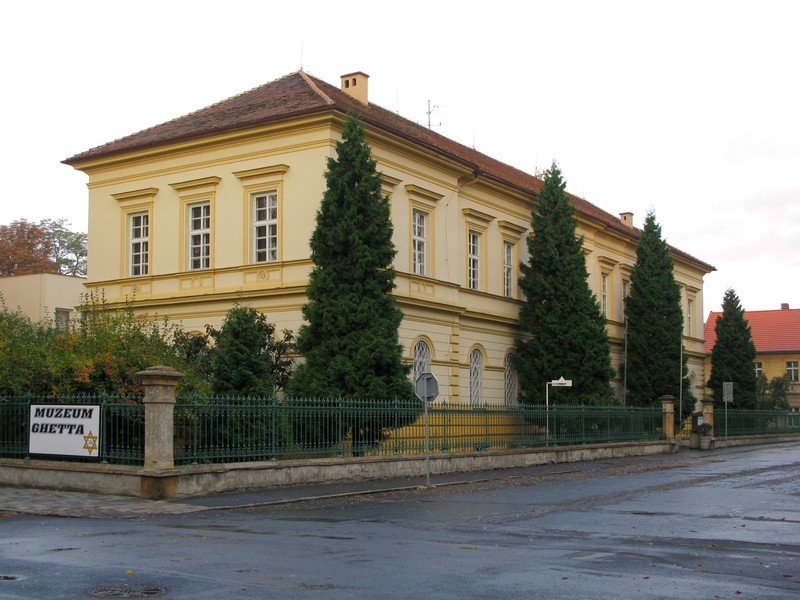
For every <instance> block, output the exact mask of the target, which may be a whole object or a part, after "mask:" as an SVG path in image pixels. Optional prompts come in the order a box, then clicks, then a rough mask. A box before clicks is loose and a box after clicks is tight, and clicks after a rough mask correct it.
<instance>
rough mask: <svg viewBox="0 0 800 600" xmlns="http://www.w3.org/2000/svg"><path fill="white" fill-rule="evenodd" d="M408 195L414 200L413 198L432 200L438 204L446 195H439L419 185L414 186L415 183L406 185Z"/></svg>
mask: <svg viewBox="0 0 800 600" xmlns="http://www.w3.org/2000/svg"><path fill="white" fill-rule="evenodd" d="M406 193H407V194H408V195H409V196H410V197H412V198H413V197H417V198H424V199H425V200H432V201H434V202H438V201H439V200H441V199H442V198H444V194H438V193H436V192H432V191H431V190H427V189H425V188H423V187H419V186H418V185H414V184H413V183H407V184H406Z"/></svg>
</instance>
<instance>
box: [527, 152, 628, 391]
mask: <svg viewBox="0 0 800 600" xmlns="http://www.w3.org/2000/svg"><path fill="white" fill-rule="evenodd" d="M565 187H566V183H565V182H564V181H563V180H562V178H561V171H560V170H559V169H558V166H557V165H556V164H555V163H553V165H552V166H551V168H550V170H549V171H548V172H547V176H546V177H545V180H544V187H543V188H542V191H541V193H540V194H539V198H538V200H539V206H538V210H535V211H534V212H533V215H532V227H533V238H528V253H529V255H530V258H529V261H528V264H523V265H522V266H521V271H522V275H521V277H520V280H519V285H520V288H521V289H522V291H523V292H524V294H525V299H526V300H525V303H524V304H523V306H522V308H521V309H520V314H519V326H520V329H521V330H522V331H523V332H525V333H527V334H529V335H530V336H531V337H530V338H529V339H527V340H520V341H518V342H517V371H518V373H519V382H520V390H521V393H522V400H523V401H524V402H527V403H531V404H544V401H545V382H547V381H551V380H553V379H558V378H559V377H564V378H565V379H571V380H572V383H573V387H571V388H553V389H552V391H551V401H553V402H555V403H559V404H583V403H591V404H602V403H609V402H611V401H612V400H613V393H612V391H611V386H610V385H609V380H610V379H611V377H612V375H613V372H612V370H611V361H610V357H609V347H608V334H607V333H606V322H605V317H604V316H603V315H602V313H601V312H600V306H599V304H598V302H597V298H596V297H595V296H594V294H592V291H591V289H590V288H589V282H588V277H589V274H588V273H587V271H586V261H585V258H584V256H583V252H582V251H581V247H582V246H583V237H576V235H575V229H576V226H577V221H576V219H575V216H574V215H575V209H574V208H573V207H572V205H571V204H570V202H569V199H568V198H567V194H566V192H565V191H564V189H565Z"/></svg>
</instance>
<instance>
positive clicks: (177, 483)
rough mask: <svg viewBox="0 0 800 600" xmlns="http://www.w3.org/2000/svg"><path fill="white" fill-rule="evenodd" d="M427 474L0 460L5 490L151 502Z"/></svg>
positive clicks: (340, 466) (509, 460)
mask: <svg viewBox="0 0 800 600" xmlns="http://www.w3.org/2000/svg"><path fill="white" fill-rule="evenodd" d="M677 450H678V445H677V444H676V443H674V442H671V441H667V440H654V441H644V442H620V443H614V444H586V445H576V446H558V447H549V448H529V449H524V450H511V451H504V452H465V453H453V454H433V455H431V459H430V468H431V473H455V472H465V471H483V470H491V469H506V468H512V467H527V466H533V465H541V464H547V463H562V462H577V461H583V460H597V459H603V458H622V457H626V456H648V455H654V454H670V453H673V452H677ZM424 474H425V457H424V456H379V457H357V458H315V459H305V460H281V461H264V462H248V463H228V464H218V465H188V466H182V467H176V468H174V469H164V470H155V469H142V468H139V467H125V466H115V465H102V464H86V463H70V462H59V461H45V460H21V459H0V485H10V486H20V487H35V488H46V489H58V490H71V491H83V492H94V493H102V494H116V495H123V496H139V497H142V498H152V499H159V498H175V497H181V496H195V495H200V494H209V493H219V492H231V491H235V490H242V489H248V488H260V487H278V486H286V485H299V484H308V483H333V482H337V481H359V480H366V479H385V478H391V477H421V476H424Z"/></svg>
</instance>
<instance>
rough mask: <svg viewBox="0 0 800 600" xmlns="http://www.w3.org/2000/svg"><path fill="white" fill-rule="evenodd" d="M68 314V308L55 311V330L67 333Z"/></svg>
mask: <svg viewBox="0 0 800 600" xmlns="http://www.w3.org/2000/svg"><path fill="white" fill-rule="evenodd" d="M69 313H70V310H69V309H68V308H57V309H56V322H55V325H56V329H58V330H59V331H69Z"/></svg>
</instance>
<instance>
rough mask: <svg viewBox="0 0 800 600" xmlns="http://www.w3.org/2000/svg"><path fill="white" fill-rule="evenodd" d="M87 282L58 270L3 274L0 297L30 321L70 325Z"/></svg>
mask: <svg viewBox="0 0 800 600" xmlns="http://www.w3.org/2000/svg"><path fill="white" fill-rule="evenodd" d="M84 281H85V279H84V278H83V277H72V276H71V275H59V274H57V273H37V274H34V275H14V276H13V277H0V297H2V301H3V304H5V307H6V308H7V309H8V310H10V311H15V310H19V311H20V312H21V313H22V314H24V315H25V316H26V317H28V318H29V319H30V320H31V321H52V322H53V324H54V325H55V326H56V327H60V328H67V327H68V326H69V322H70V320H71V319H72V318H73V317H74V316H75V309H76V307H77V306H78V305H79V304H80V303H81V295H82V294H84V293H85V292H86V289H85V288H84V287H83V283H84Z"/></svg>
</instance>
